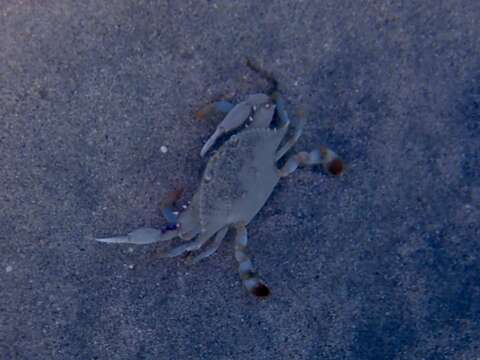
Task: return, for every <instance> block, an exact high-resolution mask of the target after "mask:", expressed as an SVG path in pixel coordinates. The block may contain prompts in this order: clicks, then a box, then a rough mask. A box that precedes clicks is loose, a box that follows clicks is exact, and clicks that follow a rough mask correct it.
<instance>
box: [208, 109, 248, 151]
mask: <svg viewBox="0 0 480 360" xmlns="http://www.w3.org/2000/svg"><path fill="white" fill-rule="evenodd" d="M250 111H251V105H250V104H249V103H248V102H241V103H239V104H238V105H235V107H234V108H233V109H232V110H231V111H230V112H229V113H228V114H227V116H225V119H223V121H222V122H221V123H220V124H219V125H218V127H217V129H216V130H215V132H214V133H213V135H212V136H210V138H209V139H208V140H207V142H206V143H205V145H203V147H202V150H201V151H200V155H201V156H204V155H205V154H206V153H207V151H208V150H210V148H211V147H212V146H213V144H215V141H217V139H218V138H219V137H220V136H222V135H223V134H225V133H227V132H229V131H231V130H235V129H236V128H238V127H240V126H241V125H242V124H243V123H244V122H245V121H246V120H247V119H248V116H249V115H250Z"/></svg>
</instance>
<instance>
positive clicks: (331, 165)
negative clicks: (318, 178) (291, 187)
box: [278, 146, 343, 177]
mask: <svg viewBox="0 0 480 360" xmlns="http://www.w3.org/2000/svg"><path fill="white" fill-rule="evenodd" d="M317 164H322V165H323V167H324V168H325V170H327V171H328V172H329V173H330V174H332V175H340V174H341V173H342V171H343V162H342V160H341V159H340V157H339V156H338V155H337V154H336V153H335V152H334V151H333V150H330V149H328V148H326V147H324V146H322V147H320V148H319V149H315V150H313V151H311V152H309V153H307V152H306V151H301V152H299V153H297V154H295V155H293V156H292V157H291V158H290V159H288V160H287V163H286V164H285V165H284V166H283V167H282V168H281V169H279V170H278V175H279V176H280V177H285V176H288V175H290V174H291V173H292V172H294V171H295V170H296V169H297V168H298V167H299V166H305V165H317Z"/></svg>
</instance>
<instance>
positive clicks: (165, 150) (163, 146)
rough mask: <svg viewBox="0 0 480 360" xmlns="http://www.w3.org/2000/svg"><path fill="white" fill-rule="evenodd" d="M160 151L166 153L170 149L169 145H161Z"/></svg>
mask: <svg viewBox="0 0 480 360" xmlns="http://www.w3.org/2000/svg"><path fill="white" fill-rule="evenodd" d="M160 151H161V152H162V153H163V154H165V153H166V152H167V151H168V149H167V147H166V146H165V145H162V146H160Z"/></svg>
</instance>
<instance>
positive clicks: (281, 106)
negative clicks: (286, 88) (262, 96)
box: [272, 91, 305, 161]
mask: <svg viewBox="0 0 480 360" xmlns="http://www.w3.org/2000/svg"><path fill="white" fill-rule="evenodd" d="M272 98H273V99H274V100H275V104H276V105H277V114H278V117H279V118H280V121H281V124H280V127H281V128H284V127H287V126H290V119H289V118H288V114H287V111H286V110H285V100H284V99H283V97H282V96H281V95H280V93H279V92H278V91H276V92H275V93H274V94H273V95H272ZM304 124H305V117H304V116H303V112H300V114H299V117H298V124H296V125H295V133H294V134H293V136H292V137H291V138H290V139H288V141H287V142H286V143H285V145H283V146H282V147H281V148H280V149H279V150H278V151H277V154H276V156H275V160H276V161H278V160H280V159H281V158H282V157H283V155H285V154H286V153H287V151H288V150H290V149H291V148H292V147H293V145H295V143H296V142H297V141H298V139H299V138H300V136H301V135H302V132H303V126H304Z"/></svg>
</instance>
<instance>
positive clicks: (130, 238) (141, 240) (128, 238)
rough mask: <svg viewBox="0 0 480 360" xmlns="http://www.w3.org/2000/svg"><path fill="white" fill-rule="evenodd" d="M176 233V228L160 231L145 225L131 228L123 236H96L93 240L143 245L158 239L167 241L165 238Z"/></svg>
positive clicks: (171, 237)
mask: <svg viewBox="0 0 480 360" xmlns="http://www.w3.org/2000/svg"><path fill="white" fill-rule="evenodd" d="M177 235H178V230H170V231H165V232H162V230H158V229H154V228H146V227H145V228H140V229H137V230H133V231H132V232H130V233H128V234H127V235H124V236H115V237H108V238H97V239H95V240H97V241H99V242H103V243H111V244H122V243H125V244H136V245H144V244H151V243H154V242H159V241H167V240H170V239H173V238H174V237H175V236H177Z"/></svg>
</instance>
